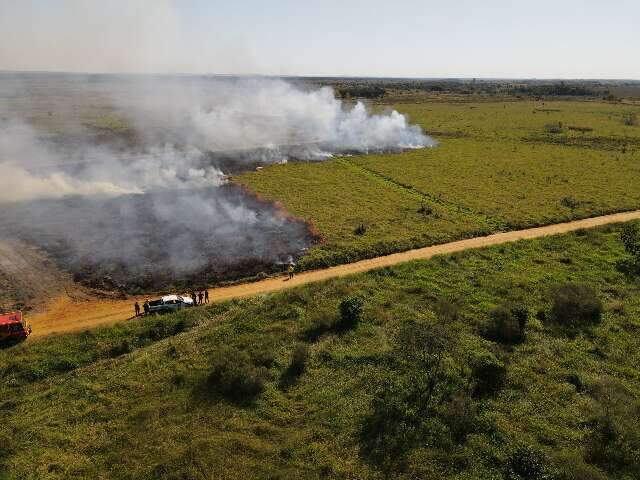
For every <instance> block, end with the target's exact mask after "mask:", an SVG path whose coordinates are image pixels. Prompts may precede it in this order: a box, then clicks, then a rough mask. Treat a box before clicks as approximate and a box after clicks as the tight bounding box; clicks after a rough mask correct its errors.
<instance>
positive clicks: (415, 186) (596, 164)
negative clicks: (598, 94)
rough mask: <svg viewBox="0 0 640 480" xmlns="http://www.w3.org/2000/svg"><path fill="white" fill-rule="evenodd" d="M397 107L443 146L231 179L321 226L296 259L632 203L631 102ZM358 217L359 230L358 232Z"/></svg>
mask: <svg viewBox="0 0 640 480" xmlns="http://www.w3.org/2000/svg"><path fill="white" fill-rule="evenodd" d="M396 107H397V108H398V109H399V110H400V111H402V112H403V113H406V114H407V115H408V116H409V118H410V120H411V121H412V122H416V123H418V124H420V125H421V126H422V127H423V128H424V129H425V130H426V131H427V132H430V133H431V134H432V135H433V136H434V137H435V138H436V139H437V140H438V141H439V142H440V145H439V146H438V147H436V148H433V149H426V150H416V151H409V152H404V153H401V154H389V155H369V156H356V157H346V158H337V159H335V160H332V161H329V162H325V163H322V164H313V163H307V164H300V163H297V164H288V165H277V166H272V167H268V168H265V169H263V170H262V171H260V172H252V173H247V174H244V175H240V176H238V177H236V178H235V180H236V181H237V182H240V183H243V184H246V185H248V186H249V187H250V188H251V189H253V190H254V191H256V192H258V193H259V194H261V195H263V196H264V197H266V198H269V199H272V200H278V201H281V202H282V203H283V204H284V206H285V207H286V208H287V209H288V210H289V211H290V212H292V213H293V214H294V215H296V216H299V217H302V218H305V219H308V220H311V221H312V222H313V223H314V224H315V226H316V227H317V228H318V230H319V231H320V232H321V233H322V234H323V235H324V238H325V243H324V244H322V245H320V246H318V247H315V248H313V249H311V251H310V252H309V254H308V256H307V257H306V258H304V259H303V260H302V266H303V267H317V266H322V265H330V264H335V263H340V262H344V261H348V260H350V259H354V258H362V257H367V256H374V255H378V254H381V253H388V252H391V251H397V250H402V249H406V248H411V247H416V246H424V245H429V244H432V243H438V242H442V241H447V240H452V239H458V238H463V237H467V236H472V235H477V234H478V233H486V232H489V231H496V230H504V229H514V228H522V227H527V226H534V225H542V224H548V223H554V222H560V221H564V220H569V219H575V218H582V217H587V216H594V215H599V214H604V213H612V212H616V211H622V210H629V209H635V208H639V207H640V188H638V185H640V127H639V126H638V125H637V121H634V120H633V119H634V118H637V114H639V113H640V109H639V108H638V107H634V106H630V105H625V104H617V103H598V102H568V101H553V102H549V101H546V102H531V101H520V102H507V103H503V102H499V103H497V102H483V103H464V102H455V103H442V102H440V103H422V104H400V105H397V106H396ZM377 108H386V107H383V106H379V107H377ZM634 114H635V115H636V117H634ZM553 132H556V133H553ZM361 224H362V225H364V226H365V229H364V230H365V231H363V229H360V230H359V231H358V232H356V229H357V227H358V226H359V225H361Z"/></svg>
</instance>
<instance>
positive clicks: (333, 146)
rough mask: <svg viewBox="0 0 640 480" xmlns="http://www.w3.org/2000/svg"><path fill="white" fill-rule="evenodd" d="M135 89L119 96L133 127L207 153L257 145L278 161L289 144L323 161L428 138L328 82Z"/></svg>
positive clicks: (417, 144) (172, 84)
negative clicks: (347, 98) (347, 101)
mask: <svg viewBox="0 0 640 480" xmlns="http://www.w3.org/2000/svg"><path fill="white" fill-rule="evenodd" d="M135 88H136V91H135V94H134V95H132V96H127V97H124V98H122V97H121V98H119V99H118V100H117V101H118V102H119V103H120V107H121V110H122V111H123V112H125V114H126V115H132V116H133V122H134V123H135V124H136V125H139V126H144V131H145V132H146V133H150V132H155V133H156V134H160V135H164V137H163V138H165V139H166V138H167V137H166V133H167V132H171V138H172V140H173V142H175V143H179V144H180V143H181V144H187V145H190V146H194V147H197V148H199V149H201V150H204V151H209V152H225V151H234V150H251V149H263V150H267V151H268V152H269V153H270V154H271V158H272V159H278V158H279V159H280V160H284V159H287V158H288V157H291V156H292V155H291V153H290V149H291V147H293V146H295V147H305V148H304V149H302V148H298V149H297V150H295V154H294V155H293V156H294V157H302V158H298V159H308V160H312V159H316V160H322V159H325V158H327V157H328V156H331V155H333V154H336V153H368V152H381V151H394V150H401V149H408V148H423V147H427V146H432V145H433V144H434V143H433V140H432V139H431V138H429V137H428V136H426V135H425V134H424V133H423V132H422V130H421V129H420V127H418V126H416V125H410V124H409V123H408V121H407V118H406V117H405V116H404V115H401V114H399V113H398V112H396V111H391V112H388V113H385V114H378V115H372V114H370V113H369V112H367V109H366V108H365V105H364V104H362V103H361V102H358V103H356V104H355V105H353V106H346V105H344V104H343V102H342V101H341V100H338V99H336V98H335V95H334V92H333V90H332V89H331V88H328V87H324V88H318V89H311V90H309V89H302V88H298V87H296V86H294V85H293V84H292V83H290V82H286V81H283V80H272V79H240V80H233V81H229V80H221V79H210V80H209V81H207V82H203V81H197V80H189V81H183V82H180V83H178V82H176V81H175V80H170V79H167V80H165V81H162V82H158V81H157V80H156V81H152V82H147V83H146V84H145V83H143V84H138V85H136V86H135ZM155 140H156V141H157V138H156V139H155ZM267 158H269V157H267Z"/></svg>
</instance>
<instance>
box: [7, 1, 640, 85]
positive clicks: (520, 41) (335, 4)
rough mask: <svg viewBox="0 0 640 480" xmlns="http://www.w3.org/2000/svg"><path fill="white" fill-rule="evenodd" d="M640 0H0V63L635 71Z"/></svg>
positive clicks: (173, 69) (263, 69)
mask: <svg viewBox="0 0 640 480" xmlns="http://www.w3.org/2000/svg"><path fill="white" fill-rule="evenodd" d="M639 20H640V1H638V0H609V1H608V2H603V1H601V0H597V1H596V0H580V1H577V0H553V1H550V0H538V1H536V2H521V1H516V0H511V1H503V0H485V1H478V0H474V1H471V0H457V1H456V0H448V1H443V0H438V1H431V0H393V1H390V0H386V1H380V0H366V1H365V0H360V1H355V0H322V1H318V2H311V1H304V0H269V1H264V0H263V1H258V0H242V1H235V2H231V1H228V0H225V1H218V0H209V1H205V0H179V1H178V0H109V1H104V0H100V1H98V0H0V70H12V71H13V70H21V71H22V70H36V71H64V72H89V73H169V74H175V73H184V74H261V75H311V76H315V75H317V76H379V77H380V76H381V77H421V78H422V77H431V78H433V77H438V78H442V77H463V78H608V79H616V78H617V79H640V61H639V59H638V53H639V44H640V27H639V26H638V21H639Z"/></svg>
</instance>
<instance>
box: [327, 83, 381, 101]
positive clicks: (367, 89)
mask: <svg viewBox="0 0 640 480" xmlns="http://www.w3.org/2000/svg"><path fill="white" fill-rule="evenodd" d="M386 93H387V90H386V89H385V88H383V87H380V86H378V85H353V86H348V87H341V88H339V89H338V94H339V95H340V97H342V98H349V97H352V98H353V97H355V98H382V97H384V95H385V94H386Z"/></svg>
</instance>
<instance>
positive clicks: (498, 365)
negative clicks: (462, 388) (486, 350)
mask: <svg viewBox="0 0 640 480" xmlns="http://www.w3.org/2000/svg"><path fill="white" fill-rule="evenodd" d="M506 378H507V368H506V367H505V365H504V363H503V362H501V361H500V360H498V359H497V358H495V357H493V356H490V357H488V356H483V357H482V358H480V359H478V360H476V362H475V364H474V365H473V371H472V388H473V395H474V396H476V397H488V396H491V395H495V394H496V393H498V391H499V390H500V389H501V388H502V387H503V385H504V383H505V380H506Z"/></svg>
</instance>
